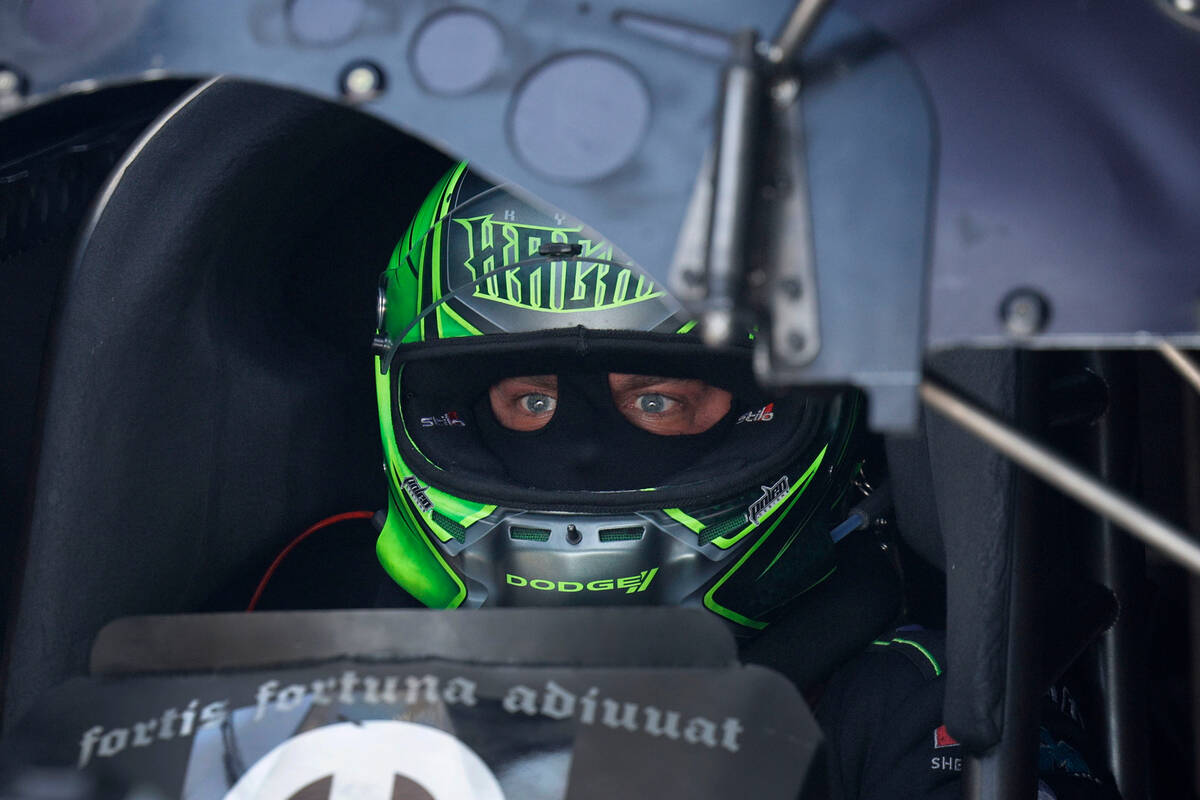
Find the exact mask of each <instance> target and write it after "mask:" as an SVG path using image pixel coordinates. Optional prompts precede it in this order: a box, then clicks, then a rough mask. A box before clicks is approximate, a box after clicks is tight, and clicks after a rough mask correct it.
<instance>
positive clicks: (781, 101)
mask: <svg viewBox="0 0 1200 800" xmlns="http://www.w3.org/2000/svg"><path fill="white" fill-rule="evenodd" d="M799 94H800V81H798V80H796V79H795V78H784V79H783V80H781V81H778V82H777V83H775V84H774V85H773V86H771V99H772V100H774V101H775V104H776V105H778V106H780V107H781V108H786V107H787V106H790V105H791V104H792V103H794V102H795V100H796V96H797V95H799Z"/></svg>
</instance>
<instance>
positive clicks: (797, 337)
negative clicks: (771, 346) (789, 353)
mask: <svg viewBox="0 0 1200 800" xmlns="http://www.w3.org/2000/svg"><path fill="white" fill-rule="evenodd" d="M787 344H788V347H790V348H791V349H792V350H795V351H797V352H799V351H801V350H803V349H804V346H805V345H806V344H808V339H806V338H804V334H803V333H800V331H792V332H791V333H789V334H788V335H787Z"/></svg>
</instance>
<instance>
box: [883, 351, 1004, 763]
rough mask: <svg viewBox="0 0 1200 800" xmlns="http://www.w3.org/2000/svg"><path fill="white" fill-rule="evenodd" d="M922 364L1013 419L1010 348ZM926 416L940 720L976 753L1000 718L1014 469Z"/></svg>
mask: <svg viewBox="0 0 1200 800" xmlns="http://www.w3.org/2000/svg"><path fill="white" fill-rule="evenodd" d="M928 367H929V368H930V370H931V371H932V372H933V373H935V374H936V375H937V376H938V377H939V378H940V379H941V380H943V381H944V382H945V383H946V384H948V385H949V386H951V387H953V388H954V389H955V390H956V391H957V392H959V393H961V394H963V395H965V396H966V397H968V398H970V399H971V400H973V401H974V402H976V403H978V404H980V405H982V406H983V407H985V408H988V409H990V410H991V411H993V412H994V413H996V414H997V415H999V416H1000V417H1001V418H1003V419H1009V420H1011V419H1013V418H1014V416H1015V414H1016V408H1017V396H1018V388H1019V387H1018V386H1017V378H1018V369H1017V357H1016V354H1015V353H1014V352H1013V351H984V350H972V351H952V352H946V353H941V354H938V355H937V356H935V357H933V358H932V359H931V360H930V363H929V364H928ZM925 424H926V435H927V438H928V443H929V463H930V466H931V467H932V478H933V486H934V492H935V494H936V497H937V514H938V521H939V523H940V526H939V527H940V528H941V531H942V537H943V543H944V546H945V556H946V562H945V563H946V594H947V611H946V623H947V631H946V649H947V668H946V708H945V721H946V725H947V727H948V728H949V730H950V731H951V732H952V733H953V735H954V736H955V737H956V738H957V739H958V740H959V741H961V742H962V743H963V744H964V745H966V746H967V747H968V748H969V749H970V750H972V751H974V752H983V751H985V750H987V749H988V748H990V747H991V746H992V745H994V744H995V743H996V742H997V741H999V738H1000V734H1001V730H1002V727H1003V710H1004V688H1005V680H1006V669H1007V644H1008V610H1009V605H1008V599H1009V585H1010V579H1011V561H1010V544H1011V541H1012V530H1013V524H1014V519H1015V516H1014V508H1013V505H1014V504H1013V502H1012V495H1013V492H1014V491H1015V468H1014V467H1013V466H1012V464H1011V463H1010V462H1009V461H1008V460H1006V459H1005V458H1004V457H1003V456H1001V455H1000V454H999V453H997V452H996V451H995V450H993V449H992V448H991V447H989V446H988V445H986V444H984V443H983V442H981V441H979V440H978V439H976V438H974V437H973V436H972V435H971V434H969V433H967V432H965V431H963V430H962V429H960V428H959V427H957V426H956V425H955V424H954V423H952V422H950V421H948V420H946V419H944V418H943V417H940V416H938V415H936V414H929V415H927V417H926V420H925ZM893 471H895V467H894V466H893Z"/></svg>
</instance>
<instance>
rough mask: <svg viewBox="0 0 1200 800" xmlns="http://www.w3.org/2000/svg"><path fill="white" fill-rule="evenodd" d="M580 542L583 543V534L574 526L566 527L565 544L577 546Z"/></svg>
mask: <svg viewBox="0 0 1200 800" xmlns="http://www.w3.org/2000/svg"><path fill="white" fill-rule="evenodd" d="M582 541H583V534H582V533H580V532H579V528H576V527H575V526H574V525H568V526H567V543H568V544H579V543H580V542H582Z"/></svg>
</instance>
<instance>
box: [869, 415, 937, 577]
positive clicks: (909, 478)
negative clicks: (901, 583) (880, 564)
mask: <svg viewBox="0 0 1200 800" xmlns="http://www.w3.org/2000/svg"><path fill="white" fill-rule="evenodd" d="M929 413H930V412H929V411H928V410H923V411H922V418H921V419H920V421H919V424H918V428H917V431H916V432H915V433H914V434H913V435H911V436H899V435H893V436H887V437H885V438H884V450H885V452H886V454H887V462H888V477H889V478H890V480H891V489H892V507H893V510H894V512H895V514H896V523H897V524H898V525H899V527H900V536H901V537H903V538H904V541H905V542H906V543H907V544H908V545H909V547H911V548H912V549H913V551H914V552H916V554H917V555H919V556H921V558H923V559H925V561H927V562H928V563H930V564H932V565H933V566H935V567H937V568H939V569H942V570H945V568H946V552H945V549H944V548H943V547H942V528H941V523H940V522H939V520H938V506H937V498H936V497H935V496H934V481H933V467H932V465H931V464H930V454H929V441H928V439H927V438H926V436H925V420H924V416H925V415H927V414H929Z"/></svg>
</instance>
